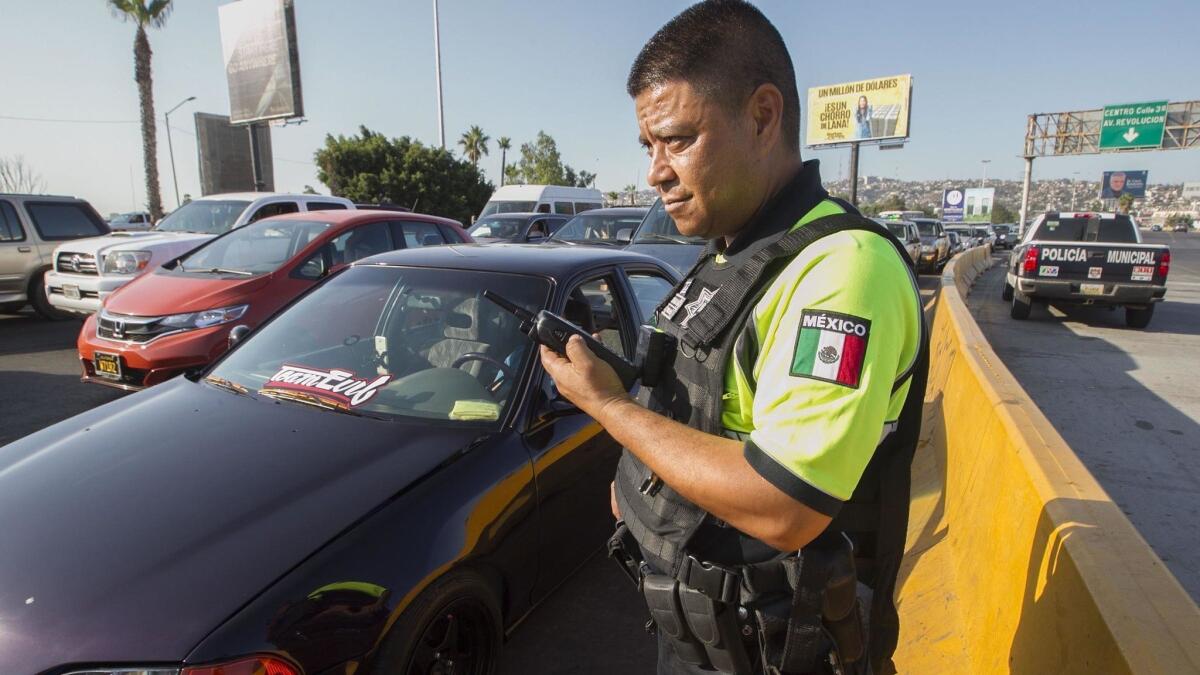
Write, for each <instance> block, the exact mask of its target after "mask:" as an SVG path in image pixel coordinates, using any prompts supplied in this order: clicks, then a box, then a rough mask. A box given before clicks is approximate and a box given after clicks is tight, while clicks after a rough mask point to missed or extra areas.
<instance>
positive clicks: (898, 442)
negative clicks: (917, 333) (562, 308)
mask: <svg viewBox="0 0 1200 675" xmlns="http://www.w3.org/2000/svg"><path fill="white" fill-rule="evenodd" d="M846 230H865V231H868V232H873V233H875V234H877V235H879V236H881V237H884V238H886V239H888V241H890V242H891V243H892V244H893V246H895V248H896V250H897V254H898V255H900V256H902V257H904V258H905V259H907V253H906V252H905V250H904V248H903V246H902V245H901V244H900V242H899V241H898V240H897V239H896V238H895V237H894V236H893V235H892V234H891V233H890V232H889V231H888V230H887V229H886V228H884V227H882V226H880V225H879V224H877V223H875V222H874V221H871V220H868V219H866V218H863V217H862V216H859V215H856V214H838V215H832V216H826V217H824V218H819V219H817V220H814V221H812V222H810V223H808V224H805V225H803V226H801V227H799V228H796V229H795V230H792V231H785V232H780V233H776V234H773V235H769V236H766V237H764V238H762V239H760V240H758V241H756V242H753V243H752V244H750V246H749V247H748V248H746V249H744V250H743V251H742V252H741V253H740V254H739V255H738V256H737V259H738V260H739V261H740V263H739V264H726V265H719V264H716V262H715V259H714V255H713V253H714V252H713V251H712V249H711V247H710V250H709V251H707V252H706V254H705V255H703V256H701V258H700V260H698V261H697V262H696V264H695V266H694V267H693V268H692V269H691V271H690V272H689V273H688V274H687V276H686V277H685V278H684V280H683V281H682V282H681V283H680V284H679V285H678V286H677V287H676V288H675V290H674V291H673V292H672V293H671V294H670V295H669V296H668V298H667V300H666V301H664V302H663V304H662V305H661V306H660V307H659V308H658V311H657V312H656V314H655V316H656V318H657V323H658V328H659V329H661V330H663V331H665V332H667V333H669V334H671V335H672V336H674V337H675V338H676V340H677V342H678V346H677V348H676V351H675V357H674V359H673V361H672V363H671V364H669V366H668V367H667V368H665V369H664V372H663V374H662V376H661V378H660V380H659V383H658V384H657V386H655V387H653V388H643V389H642V390H641V391H640V392H639V395H638V400H639V402H641V403H642V404H643V405H645V406H646V407H647V408H649V409H651V410H654V411H656V412H659V413H661V414H664V415H666V416H668V417H671V418H672V419H675V420H677V421H679V422H682V423H685V424H687V425H688V426H690V427H693V428H695V429H699V430H700V431H704V432H706V433H711V434H717V435H727V436H728V435H731V434H730V433H729V432H727V431H726V430H725V429H724V428H723V427H722V425H721V410H722V403H721V397H722V394H723V393H724V390H725V371H726V368H727V366H728V364H729V361H730V358H731V357H732V354H733V351H734V350H735V349H743V350H745V349H748V346H747V345H748V344H749V342H750V341H749V340H746V339H743V340H739V339H738V338H739V336H740V335H741V334H742V333H743V332H744V331H753V330H754V322H753V320H752V317H751V313H752V311H753V308H754V306H755V305H756V304H757V302H758V300H759V299H760V298H761V297H762V296H763V294H764V293H765V292H766V290H767V288H768V287H769V286H770V284H771V282H772V281H773V280H774V279H775V277H776V276H777V275H778V274H779V272H780V271H782V270H783V268H784V267H786V266H787V264H788V263H789V262H791V261H792V259H794V258H795V256H796V255H797V254H799V253H800V252H801V251H802V250H804V248H805V247H807V246H808V245H810V244H811V243H813V242H814V241H816V240H818V239H820V238H822V237H825V236H828V235H830V234H833V233H836V232H842V231H846ZM718 289H719V292H718ZM920 325H921V339H920V346H919V348H918V352H917V358H916V360H915V363H914V364H913V367H912V368H911V369H910V370H909V372H907V373H905V374H903V375H902V377H900V378H899V379H898V380H897V381H896V383H895V385H894V387H893V391H895V390H896V389H898V388H899V387H901V386H902V385H903V384H904V382H905V381H908V380H910V379H911V382H912V384H911V386H910V388H909V393H908V396H907V398H906V399H905V402H904V407H903V410H902V412H901V414H900V417H899V419H898V421H897V422H898V423H897V426H896V428H895V429H894V430H892V431H891V433H889V434H888V435H887V436H886V437H885V438H884V440H883V441H882V442H881V443H880V445H879V446H878V447H877V448H876V450H875V454H874V455H873V457H872V459H871V461H870V462H869V463H868V465H867V468H866V470H865V471H864V473H863V476H862V478H861V479H860V481H859V484H858V486H857V488H855V491H854V494H853V496H852V497H851V499H850V501H849V502H847V503H845V504H844V505H843V506H842V508H841V510H840V511H839V512H838V514H837V516H836V517H835V518H834V520H833V522H832V524H831V525H830V530H833V531H843V532H846V533H847V534H848V535H849V536H850V538H851V540H852V541H853V542H854V546H855V562H856V564H857V569H858V575H859V580H860V581H862V582H863V583H864V584H866V585H867V586H869V587H870V588H871V589H872V590H873V591H874V601H873V603H872V611H871V620H870V624H871V626H870V631H871V645H870V655H871V662H872V663H873V664H875V665H876V667H880V666H881V665H882V664H883V663H884V662H885V661H886V660H887V659H889V658H890V655H891V654H892V652H893V651H894V650H895V646H896V641H897V638H898V631H899V620H898V617H897V613H896V609H895V606H894V603H893V601H892V592H893V589H894V586H895V581H896V574H897V572H898V570H899V565H900V559H901V557H902V556H903V553H904V539H905V534H906V531H907V527H908V505H909V484H910V468H911V463H912V457H913V452H914V450H915V448H916V444H917V437H918V434H919V432H920V423H921V407H922V402H923V399H924V392H925V381H926V374H927V370H928V362H929V348H928V330H927V328H926V327H925V323H924V320H923V319H922V321H921V323H920ZM739 362H741V363H742V364H749V363H752V362H753V361H752V355H750V354H740V355H739ZM616 485H617V489H616V492H617V502H618V505H619V507H620V509H621V515H622V517H623V519H624V520H625V523H626V525H627V526H628V527H629V530H630V532H631V533H632V535H633V536H634V538H635V539H636V540H637V541H638V544H639V547H640V548H641V550H642V553H643V555H644V556H645V558H646V560H647V562H648V563H650V565H652V566H653V567H655V568H657V569H659V570H662V571H663V572H664V573H667V574H670V575H672V576H675V575H677V574H678V573H679V570H680V567H681V565H682V562H683V560H684V558H685V557H686V556H687V555H693V556H695V557H697V558H699V559H701V560H704V561H706V562H715V563H721V564H724V565H733V566H736V565H744V564H748V563H755V562H762V561H764V560H770V559H772V558H775V557H781V556H782V554H780V552H779V551H778V550H775V549H773V548H771V547H769V546H768V545H767V544H765V543H763V542H761V541H758V540H757V539H754V538H752V537H750V536H749V535H746V534H744V533H742V532H740V531H738V530H737V529H735V528H733V527H730V526H728V525H726V524H725V523H722V522H720V521H718V520H717V519H715V518H713V517H712V516H710V515H709V514H708V513H706V512H705V511H703V510H702V509H701V508H700V507H698V506H696V505H695V504H693V503H691V502H690V501H688V500H686V499H684V498H683V497H682V496H680V495H679V494H678V493H677V492H675V491H674V490H673V489H672V488H671V487H670V486H668V485H666V484H664V483H662V482H661V481H660V480H658V478H657V477H656V476H654V475H653V473H652V472H651V471H650V470H649V469H648V468H647V467H646V466H645V465H644V464H643V463H642V462H641V461H640V460H638V459H637V457H635V456H634V455H633V454H632V453H630V452H629V451H628V450H626V451H625V452H624V453H623V455H622V457H621V461H620V464H619V465H618V471H617V479H616Z"/></svg>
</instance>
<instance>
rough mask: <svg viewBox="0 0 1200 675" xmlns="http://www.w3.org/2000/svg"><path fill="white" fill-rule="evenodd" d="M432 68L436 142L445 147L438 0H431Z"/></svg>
mask: <svg viewBox="0 0 1200 675" xmlns="http://www.w3.org/2000/svg"><path fill="white" fill-rule="evenodd" d="M433 68H434V70H435V71H436V73H437V110H438V142H439V143H441V144H442V149H443V150H445V149H446V119H445V116H444V115H443V114H442V39H441V35H440V31H439V29H438V0H433Z"/></svg>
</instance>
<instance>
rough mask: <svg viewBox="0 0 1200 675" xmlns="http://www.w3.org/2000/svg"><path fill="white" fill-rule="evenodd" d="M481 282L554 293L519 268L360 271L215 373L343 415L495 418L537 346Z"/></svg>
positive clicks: (521, 299) (253, 340)
mask: <svg viewBox="0 0 1200 675" xmlns="http://www.w3.org/2000/svg"><path fill="white" fill-rule="evenodd" d="M484 288H487V289H491V290H494V291H495V292H497V293H499V294H500V295H503V296H504V297H505V298H507V299H509V300H511V301H512V302H513V303H515V304H517V305H519V306H521V307H523V308H525V309H527V310H529V311H531V312H536V311H538V310H540V309H542V308H544V307H545V304H546V301H547V298H548V297H549V294H550V283H549V281H547V280H545V279H542V278H539V277H533V276H526V275H519V274H500V273H495V272H479V271H470V270H457V269H456V270H450V269H426V268H413V267H384V266H377V265H372V266H362V267H351V268H349V269H347V270H346V271H345V272H343V273H341V274H339V275H338V276H336V277H334V278H332V279H330V280H329V281H328V282H326V283H325V284H324V285H322V286H320V287H318V288H317V289H316V290H315V291H313V292H312V293H310V294H308V295H306V296H304V297H303V298H302V299H301V300H300V301H299V302H297V303H296V304H294V305H292V306H291V307H290V308H289V309H287V310H286V311H284V312H283V313H282V314H280V315H278V316H277V317H276V318H275V319H273V320H272V321H271V322H270V323H268V324H266V325H264V326H262V328H260V329H259V330H258V331H257V332H256V333H254V334H253V335H251V336H250V337H249V338H248V339H247V340H246V342H245V343H243V344H242V345H240V346H239V347H238V348H237V349H235V350H234V351H233V352H231V353H230V355H229V356H228V357H227V358H225V360H223V361H221V362H220V363H219V364H218V365H217V366H216V368H214V369H213V370H212V372H211V373H209V375H208V376H207V378H206V380H207V381H209V382H211V383H213V384H215V385H218V386H221V387H223V388H226V389H233V390H235V391H239V392H245V393H252V394H255V395H256V396H258V397H259V398H263V397H266V398H271V399H275V400H277V401H287V402H290V403H295V404H302V405H311V406H313V407H317V408H325V409H327V410H331V411H335V412H348V413H352V414H354V413H361V414H363V415H366V416H369V417H378V418H383V419H400V418H419V419H422V420H427V421H437V420H441V421H444V422H446V423H447V424H456V425H463V424H483V425H485V426H491V425H494V424H496V423H497V421H499V420H502V419H503V418H504V415H505V413H506V411H507V410H508V407H509V406H510V405H511V404H512V401H513V398H514V397H515V396H516V394H517V393H518V392H519V391H520V389H521V387H519V386H518V385H519V382H520V380H521V378H522V375H523V373H524V372H525V371H526V370H527V369H528V368H527V367H528V366H529V364H530V359H531V355H532V354H534V353H535V352H534V350H533V349H532V344H533V343H532V342H531V341H530V340H529V339H528V338H527V337H526V336H525V335H524V334H522V333H521V332H520V330H519V327H520V321H518V320H517V318H516V317H514V316H513V315H512V314H509V313H508V312H506V311H504V310H502V309H500V307H498V306H497V305H496V304H494V303H493V302H491V301H490V300H487V299H485V298H483V297H482V295H481V293H482V291H481V290H480V289H484Z"/></svg>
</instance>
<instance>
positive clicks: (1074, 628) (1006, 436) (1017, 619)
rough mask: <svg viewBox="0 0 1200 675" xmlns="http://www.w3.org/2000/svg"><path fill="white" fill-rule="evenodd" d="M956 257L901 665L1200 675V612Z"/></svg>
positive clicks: (970, 257)
mask: <svg viewBox="0 0 1200 675" xmlns="http://www.w3.org/2000/svg"><path fill="white" fill-rule="evenodd" d="M988 264H990V256H989V255H988V253H987V251H986V249H983V248H979V249H974V250H971V251H967V252H965V253H962V254H960V255H959V256H957V257H956V258H955V260H954V261H952V262H951V263H950V265H948V266H947V268H946V271H945V273H944V274H943V276H942V287H941V290H940V296H939V298H938V302H937V306H936V309H935V318H934V322H933V331H932V344H931V353H932V364H931V367H930V378H929V386H928V389H927V391H926V406H925V420H924V431H923V440H922V444H921V446H920V447H919V448H918V451H917V457H916V460H915V461H914V466H913V501H912V517H911V522H910V526H909V537H908V552H907V554H906V558H905V564H904V567H903V569H902V570H901V576H900V581H899V584H898V590H897V602H898V605H899V608H900V613H901V637H900V647H899V649H898V651H897V654H896V665H897V668H898V670H899V671H900V672H901V673H1010V672H1011V673H1037V674H1041V673H1081V674H1082V673H1089V674H1090V673H1139V674H1141V673H1145V674H1150V673H1154V674H1159V673H1172V674H1174V673H1200V608H1197V606H1196V604H1195V603H1194V602H1193V601H1192V600H1191V599H1190V597H1189V596H1188V595H1187V593H1186V592H1185V591H1184V590H1183V588H1182V587H1181V586H1180V585H1179V582H1178V581H1176V579H1175V578H1174V577H1173V576H1172V575H1171V574H1170V572H1169V571H1167V569H1166V567H1165V566H1164V565H1163V563H1162V561H1161V560H1160V559H1159V558H1158V556H1156V555H1155V554H1154V552H1153V551H1151V549H1150V547H1149V545H1147V544H1146V541H1145V540H1144V539H1142V537H1141V536H1140V535H1139V534H1138V533H1137V531H1136V530H1135V529H1134V528H1133V525H1132V524H1131V523H1130V522H1129V519H1128V518H1126V517H1125V515H1124V514H1123V513H1122V512H1121V511H1120V509H1119V508H1118V507H1117V506H1116V505H1115V504H1114V503H1113V502H1112V500H1111V499H1110V498H1109V497H1108V495H1107V494H1105V492H1104V490H1103V489H1102V488H1101V487H1100V485H1099V484H1098V483H1097V482H1096V480H1095V478H1093V477H1092V475H1091V474H1090V473H1089V472H1088V470H1087V469H1086V468H1085V467H1084V466H1083V464H1082V463H1081V462H1080V460H1079V458H1078V457H1077V456H1076V455H1075V453H1074V452H1072V450H1071V448H1069V447H1068V446H1067V445H1066V443H1065V442H1064V441H1063V439H1062V437H1061V436H1059V435H1058V433H1057V432H1056V431H1055V430H1054V428H1053V427H1052V426H1051V424H1050V422H1049V421H1048V420H1047V419H1046V417H1045V416H1044V415H1043V414H1042V413H1041V411H1040V410H1038V408H1037V406H1036V405H1035V404H1034V403H1033V401H1032V400H1031V399H1030V398H1029V396H1028V395H1027V394H1026V393H1025V391H1024V390H1022V389H1021V387H1020V385H1019V384H1017V381H1016V380H1015V379H1014V378H1013V376H1012V374H1011V373H1009V371H1008V370H1007V369H1006V368H1005V367H1004V365H1003V364H1002V363H1000V361H999V359H998V358H997V357H996V354H995V352H993V351H992V348H991V346H990V345H989V344H988V343H987V341H986V340H985V339H984V337H983V334H982V333H981V332H980V330H979V327H978V326H977V325H976V324H975V322H974V320H973V319H972V318H971V316H970V314H969V312H968V310H967V307H966V304H965V303H964V301H963V296H964V295H965V294H966V292H967V290H968V289H969V288H970V284H971V283H972V282H973V281H974V277H975V276H977V275H978V274H979V273H980V272H981V271H982V270H983V269H985V268H986V266H987V265H988Z"/></svg>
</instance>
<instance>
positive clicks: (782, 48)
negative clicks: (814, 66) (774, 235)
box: [625, 0, 800, 150]
mask: <svg viewBox="0 0 1200 675" xmlns="http://www.w3.org/2000/svg"><path fill="white" fill-rule="evenodd" d="M672 80H683V81H686V82H688V83H689V84H691V85H692V86H693V87H696V88H697V89H698V90H699V91H700V92H701V93H703V94H704V95H705V96H708V97H709V98H711V99H712V100H713V101H716V102H717V103H719V104H721V105H724V106H725V107H726V108H727V109H729V110H735V109H737V107H738V106H740V105H741V104H742V103H744V102H745V101H746V99H747V98H748V97H749V96H750V94H752V93H753V92H754V90H755V89H757V88H758V87H760V86H761V85H764V84H773V85H775V86H776V87H777V88H778V89H779V91H780V92H781V93H782V94H783V120H782V125H783V136H784V139H785V140H786V141H787V143H788V145H789V147H791V148H792V149H793V150H799V149H800V95H799V94H798V93H797V92H796V71H795V69H793V68H792V57H791V56H789V55H788V51H787V46H786V45H784V43H783V36H781V35H780V34H779V31H778V30H776V28H775V26H774V25H772V24H771V22H770V20H768V19H767V17H765V16H763V13H762V12H760V11H759V10H758V8H757V7H755V6H754V5H752V4H750V3H749V2H746V0H704V1H703V2H698V3H696V4H694V5H692V6H691V7H688V8H687V9H685V10H683V12H681V13H680V14H679V15H678V16H676V17H675V18H674V19H671V20H670V21H668V22H667V23H666V25H664V26H663V27H662V28H660V29H658V32H657V33H655V34H654V36H653V37H651V38H650V40H649V41H648V42H647V43H646V46H644V47H642V51H641V52H640V53H639V54H638V55H637V58H636V59H634V61H633V66H632V67H631V68H630V69H629V80H628V81H627V82H626V85H625V88H626V90H627V91H628V92H629V95H630V96H632V97H634V98H636V97H637V96H638V95H639V94H641V93H642V92H644V91H645V90H647V89H649V88H650V87H653V86H656V85H660V84H664V83H666V82H670V81H672Z"/></svg>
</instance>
